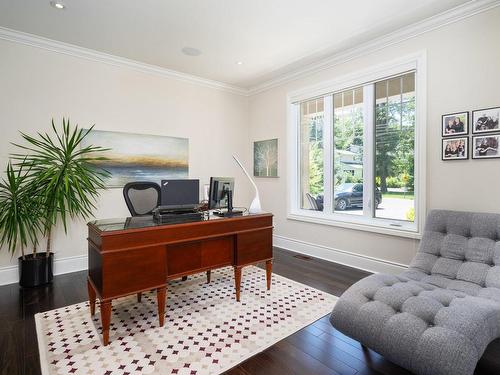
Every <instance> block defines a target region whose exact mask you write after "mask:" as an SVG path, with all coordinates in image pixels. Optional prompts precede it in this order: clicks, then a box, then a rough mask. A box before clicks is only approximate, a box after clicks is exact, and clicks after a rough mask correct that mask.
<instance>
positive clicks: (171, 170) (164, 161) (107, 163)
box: [81, 130, 189, 187]
mask: <svg viewBox="0 0 500 375" xmlns="http://www.w3.org/2000/svg"><path fill="white" fill-rule="evenodd" d="M89 145H95V146H102V147H105V148H108V149H110V150H109V151H105V152H102V153H99V155H96V156H104V157H106V158H107V160H103V161H101V160H99V161H96V162H95V166H96V167H97V168H104V169H106V170H108V171H109V172H111V178H110V179H108V180H107V186H108V187H123V186H124V185H125V184H126V183H127V182H131V181H154V182H158V183H160V180H162V179H167V178H187V177H188V163H189V140H188V139H187V138H176V137H167V136H159V135H147V134H133V133H121V132H112V131H102V130H92V131H91V132H90V133H89V135H88V136H87V137H85V139H84V142H82V145H81V147H86V146H89Z"/></svg>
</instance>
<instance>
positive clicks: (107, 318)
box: [101, 300, 111, 346]
mask: <svg viewBox="0 0 500 375" xmlns="http://www.w3.org/2000/svg"><path fill="white" fill-rule="evenodd" d="M101 322H102V341H103V342H104V346H106V345H108V344H109V325H110V323H111V300H108V301H101Z"/></svg>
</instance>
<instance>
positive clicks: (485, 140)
mask: <svg viewBox="0 0 500 375" xmlns="http://www.w3.org/2000/svg"><path fill="white" fill-rule="evenodd" d="M499 146H500V134H488V135H476V136H473V137H472V159H497V158H500V149H499V148H500V147H499Z"/></svg>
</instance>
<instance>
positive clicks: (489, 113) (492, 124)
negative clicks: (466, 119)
mask: <svg viewBox="0 0 500 375" xmlns="http://www.w3.org/2000/svg"><path fill="white" fill-rule="evenodd" d="M499 117H500V107H495V108H486V109H478V110H476V111H472V133H473V134H481V133H491V132H498V131H500V127H499V124H498V119H499Z"/></svg>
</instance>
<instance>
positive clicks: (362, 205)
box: [289, 62, 425, 237]
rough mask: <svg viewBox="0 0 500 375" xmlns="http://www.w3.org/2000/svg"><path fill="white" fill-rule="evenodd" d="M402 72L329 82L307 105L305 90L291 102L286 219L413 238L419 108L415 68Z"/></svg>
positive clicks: (418, 198)
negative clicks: (287, 215)
mask: <svg viewBox="0 0 500 375" xmlns="http://www.w3.org/2000/svg"><path fill="white" fill-rule="evenodd" d="M403 65H404V66H405V67H407V66H411V68H409V69H408V68H407V69H404V68H401V70H400V71H399V72H396V71H395V68H392V69H391V71H390V73H388V74H384V73H383V72H381V73H380V74H379V75H378V77H372V75H371V74H370V75H368V74H367V75H366V77H365V79H366V80H363V77H360V79H358V80H356V79H354V80H353V79H350V80H349V81H347V82H345V83H339V82H336V83H333V84H332V85H331V86H332V87H331V90H330V91H326V90H325V89H323V92H314V90H311V94H310V95H311V96H309V98H311V99H308V97H307V95H308V94H307V91H306V90H304V91H302V92H300V93H299V94H296V96H298V99H297V100H294V99H293V96H294V95H291V97H290V108H291V119H292V126H293V128H295V131H294V132H293V137H291V142H292V147H291V149H292V153H293V157H294V158H295V159H296V160H297V163H296V164H294V165H295V166H294V167H293V169H292V170H291V173H292V176H293V178H292V182H293V181H295V182H293V186H292V189H290V190H291V194H290V199H291V202H290V205H289V207H290V210H289V217H290V218H292V219H298V220H307V221H313V222H319V223H324V224H332V225H341V226H348V227H356V228H359V229H366V230H372V231H379V232H383V233H389V234H398V235H407V236H409V237H418V232H419V229H420V228H419V219H420V217H419V213H420V211H423V209H421V207H424V201H423V199H424V197H423V194H422V193H421V192H422V191H423V188H422V186H424V183H425V182H424V177H423V174H422V173H421V170H422V168H423V167H422V166H420V168H416V160H420V159H421V158H420V159H419V156H420V155H419V154H420V153H421V152H422V147H423V143H421V142H418V138H419V137H422V134H424V133H423V130H422V129H419V128H418V125H417V118H418V116H417V111H418V110H419V105H420V103H423V102H424V101H423V100H420V99H419V100H418V101H417V99H418V98H422V96H419V93H418V92H417V90H416V87H417V80H418V78H419V76H418V74H417V65H418V64H417V62H415V63H412V64H403ZM386 77H387V78H386ZM422 79H423V78H422ZM356 81H358V82H357V83H356ZM419 82H423V81H419ZM325 87H328V85H325ZM419 87H421V86H419ZM422 105H424V104H422ZM419 130H420V131H419ZM422 138H423V137H422ZM294 145H295V146H294ZM417 146H418V147H420V149H419V148H418V147H417ZM419 208H420V209H419ZM351 224H352V225H351ZM384 228H385V229H384ZM403 232H404V233H406V234H404V233H403ZM411 233H414V234H415V235H412V234H411Z"/></svg>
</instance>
